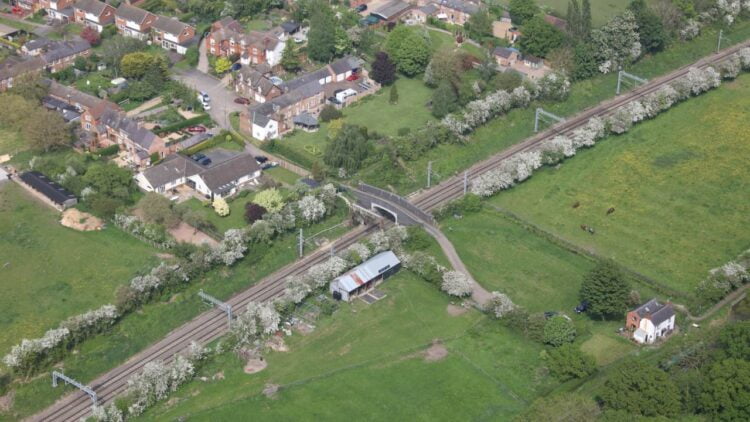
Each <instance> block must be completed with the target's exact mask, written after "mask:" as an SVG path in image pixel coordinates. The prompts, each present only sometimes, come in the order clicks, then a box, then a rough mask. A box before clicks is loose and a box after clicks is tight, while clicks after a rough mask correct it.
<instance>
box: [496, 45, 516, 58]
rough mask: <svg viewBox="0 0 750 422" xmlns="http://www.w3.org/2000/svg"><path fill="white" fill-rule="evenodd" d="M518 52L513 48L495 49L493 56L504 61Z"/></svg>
mask: <svg viewBox="0 0 750 422" xmlns="http://www.w3.org/2000/svg"><path fill="white" fill-rule="evenodd" d="M517 51H518V50H515V49H513V48H508V47H495V49H494V50H492V54H494V55H495V56H498V57H502V58H504V59H509V58H510V56H511V55H512V54H513V53H516V52H517Z"/></svg>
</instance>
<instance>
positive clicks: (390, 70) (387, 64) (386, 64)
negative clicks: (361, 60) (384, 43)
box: [370, 51, 396, 85]
mask: <svg viewBox="0 0 750 422" xmlns="http://www.w3.org/2000/svg"><path fill="white" fill-rule="evenodd" d="M370 76H371V77H372V79H373V80H374V81H375V82H377V83H379V84H381V85H390V84H392V83H393V81H395V80H396V65H394V64H393V62H392V61H391V58H390V56H388V53H386V52H384V51H378V52H377V53H376V54H375V61H374V62H372V72H370Z"/></svg>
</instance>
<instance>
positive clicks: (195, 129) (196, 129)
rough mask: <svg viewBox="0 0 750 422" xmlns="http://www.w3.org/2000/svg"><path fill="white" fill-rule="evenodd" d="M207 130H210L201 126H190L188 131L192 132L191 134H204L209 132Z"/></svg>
mask: <svg viewBox="0 0 750 422" xmlns="http://www.w3.org/2000/svg"><path fill="white" fill-rule="evenodd" d="M207 130H208V129H206V127H205V126H201V125H197V126H189V127H188V128H187V131H188V132H190V133H203V132H205V131H207Z"/></svg>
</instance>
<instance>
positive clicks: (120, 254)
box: [0, 183, 156, 355]
mask: <svg viewBox="0 0 750 422" xmlns="http://www.w3.org/2000/svg"><path fill="white" fill-rule="evenodd" d="M59 218H60V217H59V213H58V212H56V211H54V210H52V209H51V208H49V206H47V205H45V204H43V203H42V202H40V201H38V200H36V199H35V198H33V197H32V196H30V195H29V194H28V193H27V192H26V191H24V190H23V188H21V187H20V186H18V185H17V184H15V183H6V184H4V185H3V186H0V287H2V289H3V292H4V293H3V294H2V296H0V309H2V312H1V313H0V331H1V332H2V333H3V334H2V336H0V354H3V355H4V354H5V353H7V352H8V351H9V349H10V347H11V346H12V345H13V344H16V343H18V342H19V341H20V340H21V339H22V338H24V337H26V338H29V337H37V336H40V335H41V334H43V333H44V331H45V330H47V329H49V328H53V327H55V326H57V324H58V323H59V322H60V321H62V320H63V319H65V318H67V317H69V316H72V315H76V314H79V313H82V312H85V311H87V310H89V309H92V308H96V307H99V306H101V305H103V304H105V303H108V302H110V301H112V299H113V293H114V290H115V288H116V287H117V286H118V285H120V284H124V283H126V282H128V280H130V278H131V277H132V276H134V275H135V273H136V272H138V271H139V270H142V269H145V268H148V267H149V265H151V264H153V263H155V262H156V258H155V256H154V254H155V253H156V251H155V250H154V249H152V248H151V247H149V246H147V245H146V244H144V243H142V242H140V241H138V240H136V239H135V238H133V237H132V236H129V235H127V234H125V233H123V232H121V231H119V230H118V229H116V228H107V229H104V230H102V231H97V232H88V233H83V232H78V231H75V230H72V229H69V228H66V227H63V226H62V225H60V224H59V222H58V220H59Z"/></svg>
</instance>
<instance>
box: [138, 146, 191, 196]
mask: <svg viewBox="0 0 750 422" xmlns="http://www.w3.org/2000/svg"><path fill="white" fill-rule="evenodd" d="M201 171H203V168H202V167H201V166H199V165H198V164H197V163H196V162H195V161H193V160H191V159H190V158H187V157H185V156H183V155H180V154H172V155H169V156H167V157H166V158H165V159H164V160H163V161H162V162H161V163H159V164H157V165H155V166H153V167H150V168H148V169H146V170H144V171H143V173H142V174H143V176H144V177H145V178H146V180H148V183H150V184H151V186H152V187H154V188H158V187H159V186H164V185H166V184H167V183H170V182H174V181H175V180H178V179H180V178H183V177H190V176H193V175H196V174H198V173H200V172H201Z"/></svg>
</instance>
